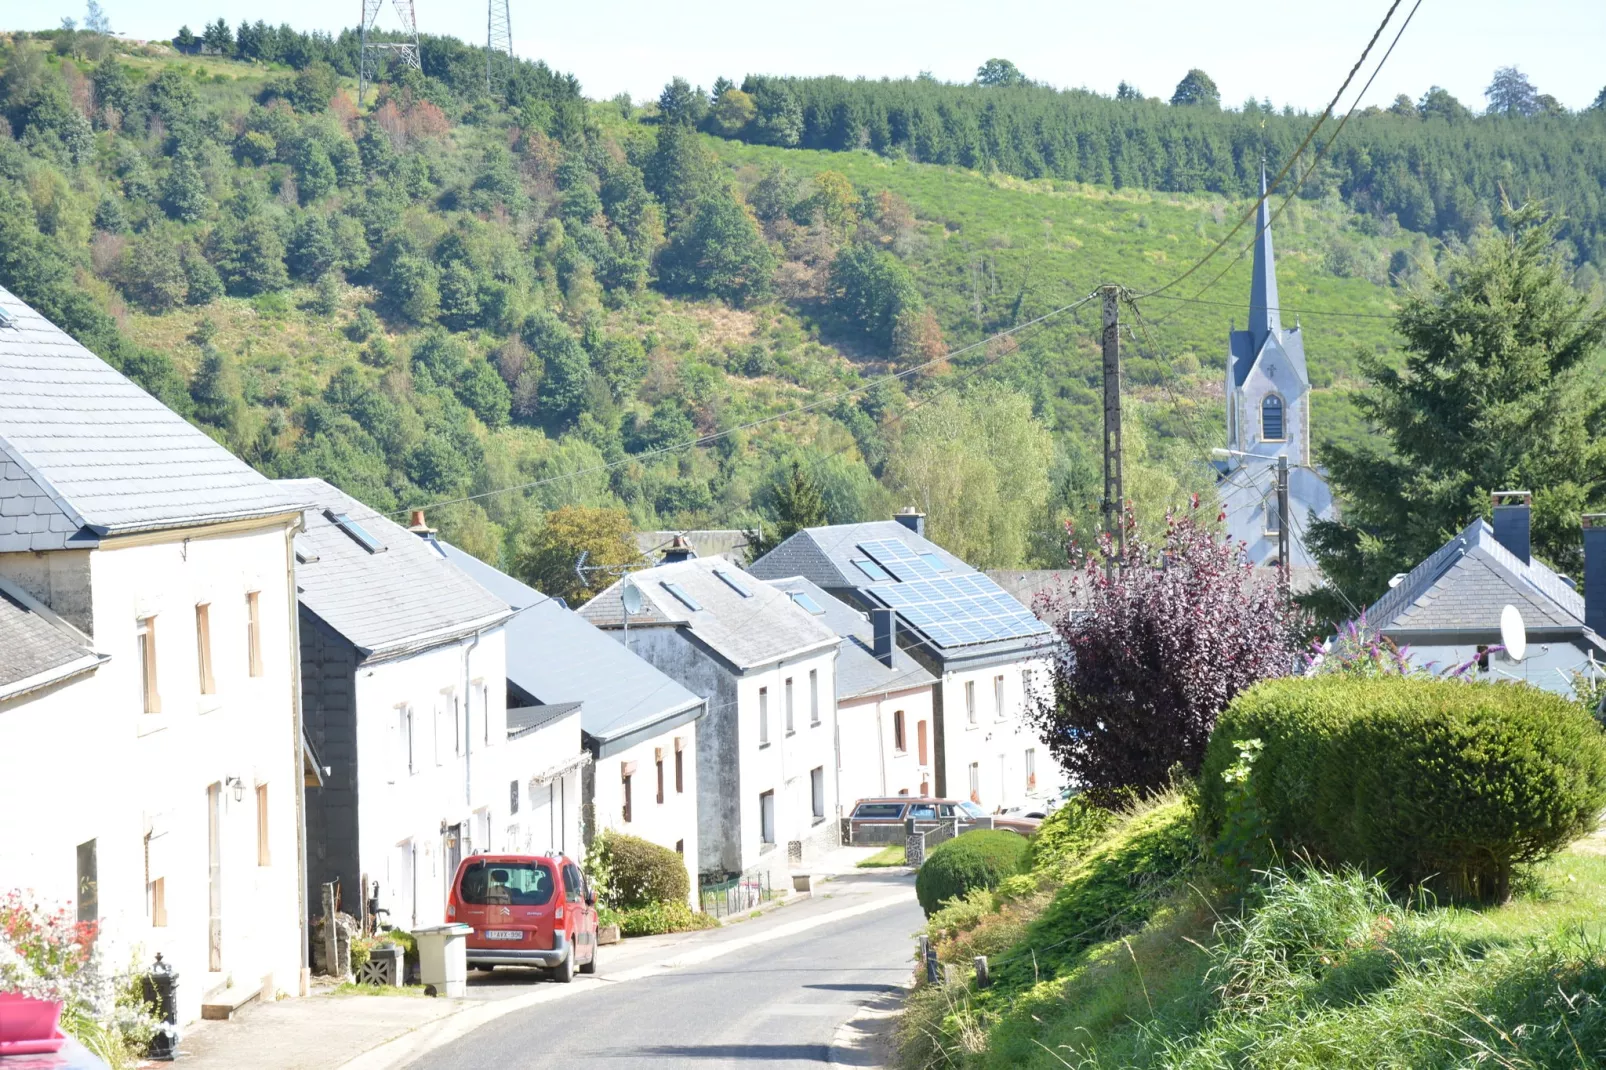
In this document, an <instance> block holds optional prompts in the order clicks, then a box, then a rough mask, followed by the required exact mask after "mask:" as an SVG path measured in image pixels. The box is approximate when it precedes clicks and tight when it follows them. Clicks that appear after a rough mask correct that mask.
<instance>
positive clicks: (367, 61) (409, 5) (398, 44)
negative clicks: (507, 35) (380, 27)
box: [357, 0, 494, 107]
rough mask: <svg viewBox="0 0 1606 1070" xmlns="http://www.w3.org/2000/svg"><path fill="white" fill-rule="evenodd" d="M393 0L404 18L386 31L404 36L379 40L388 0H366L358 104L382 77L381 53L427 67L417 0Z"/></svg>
mask: <svg viewBox="0 0 1606 1070" xmlns="http://www.w3.org/2000/svg"><path fill="white" fill-rule="evenodd" d="M493 3H494V0H493ZM391 4H392V6H393V7H395V9H396V16H397V18H398V19H400V21H401V29H400V30H389V31H386V32H387V33H389V34H391V35H396V36H400V37H401V38H402V40H400V41H377V40H374V39H373V36H374V31H375V25H374V24H375V23H376V22H378V21H379V13H380V11H382V10H384V7H385V0H362V33H361V39H362V48H361V53H360V55H359V57H358V62H357V106H358V107H362V100H363V96H364V94H365V93H366V92H367V91H368V83H369V82H377V81H379V67H380V63H379V60H380V57H381V56H391V57H393V61H394V62H396V63H401V64H403V65H405V66H407V67H409V68H411V69H413V70H415V71H419V72H422V71H423V69H424V65H423V64H422V63H421V62H420V61H419V55H418V13H417V12H416V11H415V10H414V9H413V0H391Z"/></svg>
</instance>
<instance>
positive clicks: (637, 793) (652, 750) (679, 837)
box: [594, 721, 698, 906]
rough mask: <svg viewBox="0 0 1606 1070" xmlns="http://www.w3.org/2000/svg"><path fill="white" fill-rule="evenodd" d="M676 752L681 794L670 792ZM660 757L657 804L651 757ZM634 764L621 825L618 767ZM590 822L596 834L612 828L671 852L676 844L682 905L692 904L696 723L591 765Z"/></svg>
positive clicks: (694, 883)
mask: <svg viewBox="0 0 1606 1070" xmlns="http://www.w3.org/2000/svg"><path fill="white" fill-rule="evenodd" d="M677 741H679V744H680V747H681V770H682V774H683V775H682V777H681V781H680V787H681V790H679V791H677V790H675V745H676V742H677ZM660 753H661V754H662V755H663V762H664V801H663V802H661V803H660V802H659V801H658V773H657V756H658V755H659V754H660ZM632 763H633V764H634V765H635V773H634V775H633V777H632V778H631V785H630V788H631V791H630V799H631V806H630V820H629V821H626V820H624V775H623V770H624V766H626V765H628V764H632ZM594 772H595V774H596V781H595V785H596V786H595V796H594V801H595V811H594V815H595V816H594V819H595V821H596V824H597V828H598V829H612V830H614V831H616V832H622V833H625V834H627V835H630V836H639V837H641V838H642V839H644V840H650V841H651V842H653V843H656V844H658V845H660V846H662V847H667V848H669V849H670V850H671V851H673V850H675V849H676V845H677V844H678V845H679V847H680V852H681V855H682V857H683V858H684V859H685V864H686V879H687V882H688V885H689V887H690V889H691V892H690V895H689V898H688V903H689V905H691V906H696V904H697V859H698V853H697V847H698V844H697V722H695V721H690V722H688V723H686V724H683V725H680V726H679V727H677V728H674V729H671V730H669V731H667V732H664V733H661V734H660V735H657V736H653V737H652V738H650V739H647V740H644V741H642V742H641V743H638V744H636V745H635V746H633V747H628V748H626V749H625V750H623V751H620V752H618V753H617V754H610V755H608V756H607V757H606V758H602V759H599V760H598V761H597V763H596V769H595V770H594Z"/></svg>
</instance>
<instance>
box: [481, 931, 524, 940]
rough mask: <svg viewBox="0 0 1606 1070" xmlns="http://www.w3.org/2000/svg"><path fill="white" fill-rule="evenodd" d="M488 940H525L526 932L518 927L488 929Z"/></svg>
mask: <svg viewBox="0 0 1606 1070" xmlns="http://www.w3.org/2000/svg"><path fill="white" fill-rule="evenodd" d="M485 939H487V940H523V939H524V934H523V933H522V932H520V931H519V930H517V929H486V930H485Z"/></svg>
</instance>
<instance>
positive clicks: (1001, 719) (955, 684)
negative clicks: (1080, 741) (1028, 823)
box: [933, 659, 1064, 810]
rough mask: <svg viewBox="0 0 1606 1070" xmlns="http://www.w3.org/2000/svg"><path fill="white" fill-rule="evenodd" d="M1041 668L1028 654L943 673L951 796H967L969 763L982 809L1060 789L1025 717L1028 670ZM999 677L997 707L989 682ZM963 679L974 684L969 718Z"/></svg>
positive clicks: (1059, 779)
mask: <svg viewBox="0 0 1606 1070" xmlns="http://www.w3.org/2000/svg"><path fill="white" fill-rule="evenodd" d="M1045 669H1046V666H1045V665H1044V663H1043V662H1042V660H1041V659H1031V660H1026V661H1018V662H1010V663H1006V664H1003V665H997V666H989V667H987V668H983V669H969V670H965V671H961V672H949V673H945V674H944V675H943V678H942V683H941V687H942V689H943V728H944V732H943V736H944V740H943V742H944V751H945V753H944V756H943V757H944V761H945V766H946V769H945V773H946V780H947V784H946V788H947V793H948V795H949V796H950V797H951V798H955V799H968V798H970V796H971V788H970V784H971V774H970V766H971V764H972V763H975V765H976V773H977V780H978V790H977V793H976V801H977V803H978V804H980V805H981V806H982V807H983V808H984V809H987V810H996V809H999V808H1004V807H1011V806H1019V805H1022V804H1024V803H1026V802H1028V801H1029V800H1033V799H1046V798H1051V797H1052V796H1054V795H1057V794H1058V793H1059V790H1060V788H1061V787H1063V786H1064V775H1063V774H1062V773H1061V771H1060V768H1059V766H1058V765H1056V764H1055V763H1054V760H1053V759H1052V758H1051V757H1050V756H1049V753H1048V748H1047V747H1046V746H1044V744H1043V742H1042V740H1040V739H1039V738H1038V736H1037V734H1036V732H1034V731H1033V730H1032V728H1031V727H1030V726H1029V725H1028V724H1027V723H1026V718H1025V711H1026V705H1027V702H1028V687H1027V682H1026V681H1027V678H1028V674H1034V675H1035V674H1041V673H1043V672H1044V671H1045ZM1000 676H1001V677H1003V680H1004V702H1003V706H1002V707H1001V708H1000V706H999V704H998V702H997V700H996V698H995V692H994V686H993V683H994V680H995V679H996V678H997V677H1000ZM968 682H974V683H975V685H976V703H975V707H976V716H975V719H974V720H972V719H971V718H970V717H969V715H968V712H967V708H966V702H965V684H966V683H968ZM1028 750H1030V751H1032V752H1033V757H1032V760H1033V763H1034V766H1035V769H1036V779H1035V782H1034V783H1033V784H1029V783H1028V780H1027V770H1026V765H1027V754H1026V752H1027V751H1028ZM933 790H935V788H934V789H933Z"/></svg>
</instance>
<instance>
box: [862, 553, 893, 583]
mask: <svg viewBox="0 0 1606 1070" xmlns="http://www.w3.org/2000/svg"><path fill="white" fill-rule="evenodd" d="M853 563H854V565H856V566H857V567H858V569H859V571H860V572H862V573H864V574H865V575H866V576H869V577H870V578H871V579H872V580H875V581H876V582H877V583H880V582H882V581H883V580H890V579H891V578H892V574H891V573H890V572H888V571H887V570H886V569H884V568H882V567H881V566H880V565H878V564H876V563H875V562H874V561H871V560H870V559H869V558H867V557H866V558H855V559H854V561H853Z"/></svg>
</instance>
